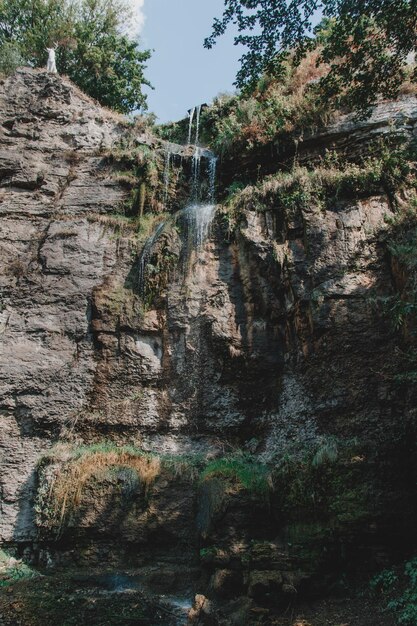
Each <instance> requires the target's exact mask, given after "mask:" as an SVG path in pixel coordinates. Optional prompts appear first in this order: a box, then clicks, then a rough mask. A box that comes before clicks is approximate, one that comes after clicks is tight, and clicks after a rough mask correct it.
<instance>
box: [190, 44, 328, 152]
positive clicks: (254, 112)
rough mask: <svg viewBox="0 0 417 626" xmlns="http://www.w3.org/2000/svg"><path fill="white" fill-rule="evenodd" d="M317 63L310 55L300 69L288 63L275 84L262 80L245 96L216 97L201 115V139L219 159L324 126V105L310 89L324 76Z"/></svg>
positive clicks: (315, 54)
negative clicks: (219, 155)
mask: <svg viewBox="0 0 417 626" xmlns="http://www.w3.org/2000/svg"><path fill="white" fill-rule="evenodd" d="M316 59H317V53H315V52H313V53H311V54H309V55H308V57H307V58H306V59H304V60H303V61H302V63H301V64H300V65H299V66H296V65H295V64H294V62H293V60H288V61H287V62H285V64H284V66H283V70H282V76H281V77H280V80H275V79H273V78H270V77H263V78H262V79H261V80H260V81H259V82H258V83H257V84H256V86H254V88H253V89H252V90H251V92H250V93H244V94H241V95H235V96H227V95H223V96H219V97H218V98H216V99H215V100H214V102H213V104H212V105H211V106H210V107H208V108H206V109H204V111H203V112H202V115H201V137H202V140H203V141H204V142H206V143H207V144H209V145H210V146H211V148H212V149H213V150H215V151H216V152H217V153H219V154H222V155H224V154H230V153H232V154H239V153H241V152H242V151H248V150H253V149H254V148H257V147H261V146H265V145H267V144H270V143H272V142H274V141H277V140H278V139H279V140H280V141H284V140H288V139H289V138H290V136H292V135H293V134H294V135H295V136H297V135H302V134H303V133H304V132H306V131H307V130H314V129H317V128H318V127H319V126H321V125H322V124H325V123H327V122H329V121H330V119H331V117H332V111H331V109H330V107H329V103H328V102H326V101H323V100H320V99H318V98H317V96H316V93H315V91H314V89H313V88H312V86H313V83H314V82H315V81H316V80H317V79H318V78H319V77H320V76H322V75H323V69H322V68H317V67H316V65H315V63H316ZM291 141H292V140H291Z"/></svg>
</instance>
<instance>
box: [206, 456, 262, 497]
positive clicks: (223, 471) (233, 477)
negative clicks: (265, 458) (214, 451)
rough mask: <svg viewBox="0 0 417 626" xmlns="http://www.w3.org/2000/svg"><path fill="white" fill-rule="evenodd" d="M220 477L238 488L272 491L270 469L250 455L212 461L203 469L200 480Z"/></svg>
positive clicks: (258, 491) (250, 490) (259, 492)
mask: <svg viewBox="0 0 417 626" xmlns="http://www.w3.org/2000/svg"><path fill="white" fill-rule="evenodd" d="M213 478H217V479H220V480H221V481H223V482H225V483H229V484H230V485H231V486H235V487H236V488H238V489H240V488H241V489H245V490H246V491H249V492H253V493H256V494H259V495H266V494H268V492H269V491H270V488H271V483H270V469H269V468H268V466H267V465H264V464H263V463H260V462H259V461H257V460H256V459H255V458H254V457H252V456H250V455H246V454H245V455H244V454H242V455H236V456H230V457H221V458H219V459H215V460H214V461H212V462H210V463H209V464H208V465H207V466H206V467H205V468H204V470H203V471H202V473H201V476H200V481H201V482H204V481H207V480H210V479H213Z"/></svg>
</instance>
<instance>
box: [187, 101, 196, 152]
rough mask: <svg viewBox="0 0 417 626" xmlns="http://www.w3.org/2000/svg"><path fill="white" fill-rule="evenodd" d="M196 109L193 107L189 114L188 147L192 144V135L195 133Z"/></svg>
mask: <svg viewBox="0 0 417 626" xmlns="http://www.w3.org/2000/svg"><path fill="white" fill-rule="evenodd" d="M194 113H195V107H193V108H192V109H191V110H190V112H189V114H188V115H189V118H190V120H189V122H188V141H187V143H188V145H190V143H191V133H192V132H193V119H194Z"/></svg>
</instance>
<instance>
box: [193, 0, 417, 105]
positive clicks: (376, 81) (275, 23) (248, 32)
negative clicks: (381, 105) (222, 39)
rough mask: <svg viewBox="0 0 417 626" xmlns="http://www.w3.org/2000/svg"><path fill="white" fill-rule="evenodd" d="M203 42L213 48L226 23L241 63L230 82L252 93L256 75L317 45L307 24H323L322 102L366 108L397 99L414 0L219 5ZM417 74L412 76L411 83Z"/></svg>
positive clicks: (415, 43)
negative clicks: (233, 28)
mask: <svg viewBox="0 0 417 626" xmlns="http://www.w3.org/2000/svg"><path fill="white" fill-rule="evenodd" d="M224 4H225V9H224V13H223V16H222V18H221V19H219V18H216V19H215V20H214V24H213V31H212V34H211V36H210V37H208V38H207V39H206V40H205V42H204V45H205V46H206V47H207V48H211V47H212V46H213V45H214V44H215V41H216V39H217V38H218V37H219V36H220V35H222V34H224V32H225V31H226V29H227V27H228V26H229V24H230V23H234V24H236V25H237V28H238V31H239V33H238V35H237V36H236V37H235V45H238V44H243V45H244V46H246V48H247V52H246V53H245V54H244V55H243V56H242V58H241V67H240V70H239V72H238V74H237V76H236V83H235V84H236V85H237V86H238V87H240V88H242V89H243V90H248V89H249V90H250V89H251V88H253V86H254V85H255V84H256V82H257V80H258V79H259V77H260V75H261V74H262V73H263V72H267V73H269V74H271V75H275V76H278V77H279V76H280V72H282V71H283V62H284V60H285V59H286V57H287V56H288V51H289V50H291V51H292V52H293V53H294V52H295V55H296V60H300V59H301V58H302V57H303V56H304V55H305V54H306V52H307V51H308V50H309V49H311V48H312V47H313V46H315V45H316V44H317V39H315V37H314V33H313V29H312V25H313V23H314V22H316V23H317V20H318V19H319V17H324V18H325V21H326V26H327V29H326V36H325V37H323V36H322V37H321V38H319V39H320V40H321V44H322V51H321V54H320V57H319V62H325V63H328V64H329V66H330V71H329V73H328V75H327V76H326V77H325V78H323V79H322V80H321V85H320V87H321V92H322V97H324V98H332V99H333V100H335V101H336V102H337V103H342V104H346V105H348V106H350V107H353V108H359V109H366V108H367V107H369V105H371V104H373V103H374V102H375V101H376V99H377V98H378V96H379V95H383V96H385V97H395V96H396V95H397V93H398V89H399V86H400V85H401V83H402V82H403V80H404V76H405V72H406V60H407V56H408V55H409V54H410V53H415V52H416V50H417V0H299V1H296V0H225V2H224ZM416 78H417V76H416V73H414V80H416Z"/></svg>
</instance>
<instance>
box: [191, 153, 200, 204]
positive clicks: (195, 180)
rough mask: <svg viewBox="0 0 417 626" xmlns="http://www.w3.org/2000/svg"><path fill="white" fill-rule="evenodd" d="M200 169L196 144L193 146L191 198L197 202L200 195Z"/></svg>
mask: <svg viewBox="0 0 417 626" xmlns="http://www.w3.org/2000/svg"><path fill="white" fill-rule="evenodd" d="M200 169H201V150H200V148H199V147H198V146H196V147H195V150H194V154H193V160H192V166H191V171H192V183H191V200H192V201H193V202H198V200H199V199H200V198H199V195H200Z"/></svg>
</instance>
